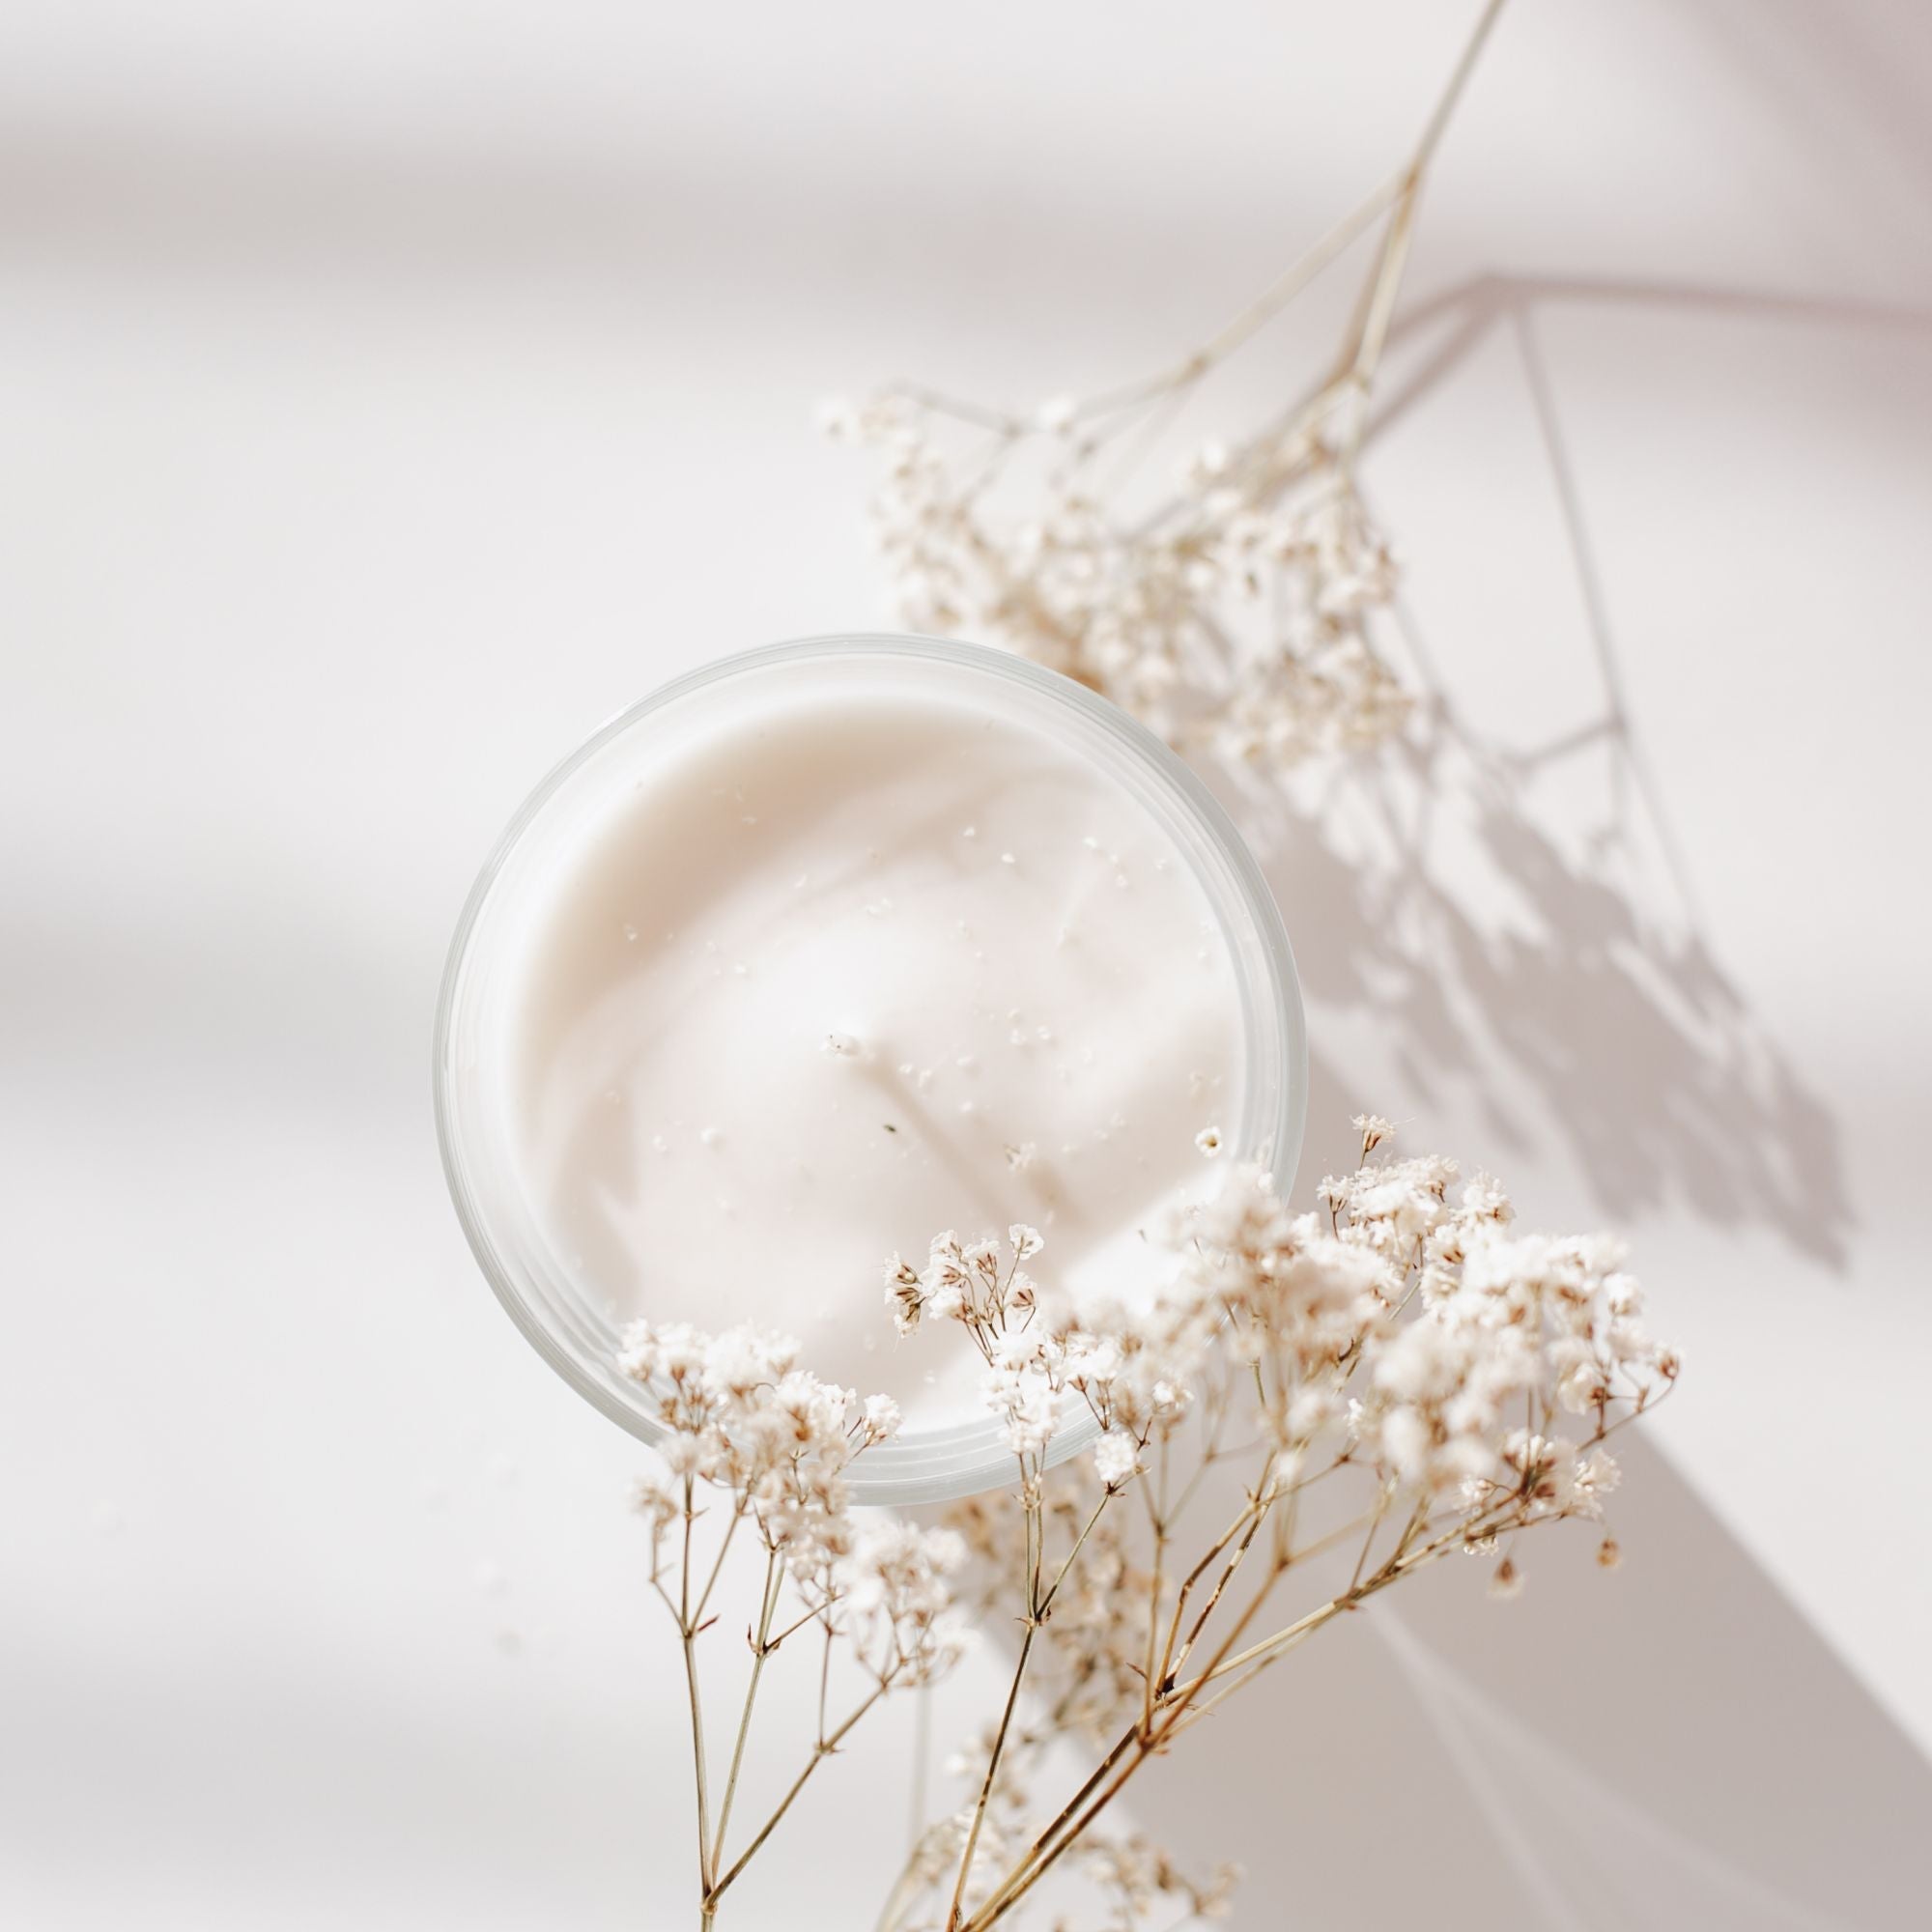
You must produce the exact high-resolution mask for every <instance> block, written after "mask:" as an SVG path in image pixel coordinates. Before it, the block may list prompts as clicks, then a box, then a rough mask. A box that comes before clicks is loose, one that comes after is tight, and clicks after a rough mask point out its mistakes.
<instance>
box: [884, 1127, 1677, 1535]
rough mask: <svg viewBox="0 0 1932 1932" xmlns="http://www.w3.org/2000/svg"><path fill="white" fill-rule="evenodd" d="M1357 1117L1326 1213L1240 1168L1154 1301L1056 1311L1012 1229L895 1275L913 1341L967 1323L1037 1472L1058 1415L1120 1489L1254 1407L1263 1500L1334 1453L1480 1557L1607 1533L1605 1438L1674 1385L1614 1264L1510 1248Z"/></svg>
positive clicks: (1531, 1239) (1577, 1251)
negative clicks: (1449, 1529) (930, 1325)
mask: <svg viewBox="0 0 1932 1932" xmlns="http://www.w3.org/2000/svg"><path fill="white" fill-rule="evenodd" d="M1356 1124H1357V1126H1358V1127H1359V1128H1360V1129H1361V1132H1362V1137H1363V1149H1364V1156H1365V1159H1364V1164H1363V1165H1362V1166H1361V1167H1360V1168H1359V1169H1358V1170H1357V1171H1356V1172H1355V1173H1353V1174H1351V1175H1349V1176H1346V1177H1340V1178H1331V1179H1327V1180H1324V1181H1323V1182H1322V1184H1321V1190H1320V1198H1321V1203H1322V1206H1323V1208H1324V1209H1325V1212H1324V1213H1322V1214H1321V1215H1319V1216H1318V1215H1317V1214H1314V1213H1304V1214H1292V1213H1290V1212H1289V1211H1288V1210H1287V1208H1285V1207H1284V1206H1283V1205H1282V1203H1281V1202H1280V1201H1279V1200H1278V1199H1277V1198H1276V1195H1275V1193H1274V1190H1273V1185H1272V1182H1271V1180H1270V1179H1269V1177H1268V1175H1267V1173H1266V1172H1265V1170H1264V1169H1261V1168H1254V1167H1250V1168H1243V1169H1239V1170H1236V1172H1235V1173H1234V1174H1232V1175H1231V1176H1230V1177H1229V1179H1228V1183H1227V1185H1226V1186H1224V1187H1223V1188H1222V1190H1221V1191H1220V1193H1219V1194H1218V1195H1217V1196H1216V1197H1215V1198H1214V1200H1212V1201H1211V1202H1210V1203H1208V1205H1206V1206H1204V1207H1202V1208H1198V1209H1195V1210H1193V1211H1192V1213H1191V1214H1190V1215H1188V1216H1187V1217H1186V1218H1185V1220H1184V1223H1183V1224H1182V1226H1181V1228H1180V1230H1179V1235H1178V1242H1179V1248H1180V1251H1181V1256H1182V1260H1181V1265H1180V1266H1179V1270H1178V1271H1177V1273H1176V1275H1175V1277H1174V1279H1173V1280H1172V1281H1171V1283H1170V1284H1169V1285H1168V1286H1167V1287H1166V1288H1164V1289H1163V1290H1161V1291H1159V1292H1158V1293H1152V1294H1151V1295H1149V1296H1147V1297H1145V1298H1144V1299H1141V1300H1138V1301H1131V1302H1129V1301H1112V1302H1094V1303H1090V1304H1087V1305H1085V1306H1083V1307H1081V1308H1080V1309H1079V1310H1078V1311H1077V1312H1067V1311H1063V1309H1062V1307H1061V1304H1060V1303H1059V1301H1058V1300H1057V1299H1056V1298H1054V1297H1050V1296H1046V1295H1044V1293H1043V1292H1042V1291H1041V1290H1040V1289H1039V1288H1038V1286H1037V1284H1036V1283H1034V1282H1033V1281H1032V1280H1031V1279H1030V1278H1028V1277H1025V1276H1024V1275H1023V1274H1022V1273H1021V1270H1020V1267H1019V1261H1020V1258H1022V1257H1025V1258H1031V1257H1032V1256H1033V1255H1034V1254H1036V1253H1037V1251H1038V1236H1037V1235H1036V1234H1035V1233H1034V1232H1033V1231H1032V1230H1031V1229H1014V1230H1013V1231H1012V1239H1013V1247H1014V1259H1013V1260H1012V1261H1011V1262H1010V1263H1009V1262H1007V1261H1006V1260H1005V1259H1003V1256H1002V1251H1001V1249H1000V1246H999V1244H998V1243H997V1242H996V1241H992V1240H985V1241H980V1242H978V1243H974V1244H971V1245H968V1244H964V1243H962V1242H960V1240H959V1239H958V1237H957V1236H953V1235H946V1236H941V1237H940V1239H939V1240H937V1241H935V1242H934V1243H933V1249H932V1257H931V1259H930V1261H929V1262H928V1264H927V1266H926V1268H925V1270H924V1271H923V1272H922V1273H919V1274H915V1273H914V1272H913V1271H912V1270H911V1269H910V1268H909V1267H907V1266H905V1265H904V1264H901V1263H899V1262H898V1261H897V1260H896V1258H895V1260H894V1262H893V1264H891V1265H890V1266H889V1268H888V1273H887V1289H888V1298H889V1300H890V1301H891V1302H892V1305H893V1308H894V1312H895V1319H897V1321H899V1325H900V1327H901V1329H902V1331H909V1330H910V1329H911V1328H913V1327H916V1326H918V1324H919V1322H920V1321H921V1319H922V1317H923V1315H924V1314H927V1313H937V1314H944V1315H946V1316H948V1317H950V1318H951V1319H952V1320H954V1321H958V1322H959V1323H960V1324H961V1325H962V1326H964V1327H965V1329H966V1330H967V1332H968V1334H969V1335H970V1336H971V1338H972V1340H973V1343H974V1345H975V1346H976V1347H977V1348H978V1350H980V1353H981V1355H982V1356H983V1357H984V1359H985V1361H986V1364H987V1378H986V1400H987V1402H988V1405H989V1406H991V1407H992V1409H993V1410H994V1412H995V1413H996V1414H998V1415H999V1416H1000V1418H1001V1420H1002V1421H1003V1423H1004V1424H1005V1427H1006V1432H1007V1436H1008V1440H1009V1443H1010V1444H1011V1446H1012V1448H1013V1450H1014V1452H1015V1453H1016V1454H1017V1455H1019V1456H1020V1457H1021V1458H1022V1460H1023V1461H1024V1462H1027V1463H1028V1465H1029V1466H1030V1467H1038V1466H1039V1459H1040V1458H1041V1456H1042V1454H1043V1452H1044V1450H1045V1448H1046V1446H1047V1444H1048V1442H1049V1441H1050V1440H1051V1438H1052V1437H1053V1435H1054V1434H1055V1432H1056V1431H1057V1430H1058V1429H1059V1428H1061V1427H1062V1426H1063V1425H1064V1422H1065V1418H1066V1416H1067V1415H1068V1413H1069V1412H1072V1411H1073V1410H1074V1409H1076V1408H1077V1406H1078V1405H1077V1404H1070V1403H1069V1401H1068V1398H1069V1397H1077V1398H1079V1400H1080V1401H1081V1402H1084V1404H1085V1405H1086V1406H1087V1407H1088V1409H1089V1410H1090V1411H1091V1412H1092V1414H1093V1416H1094V1419H1095V1421H1097V1422H1098V1424H1099V1426H1100V1430H1101V1432H1102V1433H1101V1435H1100V1436H1099V1439H1098V1441H1097V1443H1096V1444H1095V1446H1094V1449H1093V1451H1092V1452H1091V1453H1092V1468H1093V1471H1094V1476H1095V1477H1096V1478H1097V1479H1098V1483H1099V1485H1100V1487H1101V1488H1102V1489H1103V1490H1105V1491H1108V1492H1113V1491H1117V1490H1119V1489H1121V1488H1122V1487H1124V1486H1125V1485H1126V1484H1127V1483H1129V1482H1131V1481H1132V1480H1133V1479H1134V1478H1135V1476H1136V1475H1137V1474H1139V1473H1140V1472H1141V1471H1142V1470H1143V1469H1144V1467H1145V1465H1146V1460H1147V1452H1148V1450H1149V1448H1150V1446H1151V1445H1152V1444H1157V1443H1160V1442H1162V1441H1165V1440H1167V1439H1169V1438H1171V1437H1173V1436H1174V1435H1176V1433H1177V1432H1178V1431H1179V1429H1180V1427H1181V1425H1182V1424H1183V1423H1184V1422H1185V1420H1186V1419H1187V1418H1188V1416H1189V1415H1190V1413H1191V1412H1193V1411H1194V1410H1195V1409H1196V1408H1197V1407H1198V1406H1202V1405H1203V1404H1204V1403H1205V1404H1207V1405H1208V1406H1210V1407H1212V1408H1213V1409H1214V1411H1215V1412H1216V1413H1220V1412H1224V1411H1225V1410H1226V1409H1227V1408H1228V1407H1229V1406H1230V1405H1231V1404H1234V1403H1235V1402H1236V1401H1237V1400H1242V1399H1244V1400H1245V1402H1246V1403H1247V1404H1248V1406H1250V1407H1251V1410H1252V1413H1251V1414H1250V1415H1249V1417H1248V1433H1250V1434H1251V1435H1253V1437H1254V1438H1255V1439H1256V1440H1258V1441H1261V1442H1263V1443H1264V1444H1266V1445H1267V1446H1268V1449H1269V1451H1270V1461H1269V1463H1268V1465H1267V1469H1266V1472H1265V1474H1264V1477H1263V1479H1262V1485H1263V1492H1264V1494H1276V1495H1285V1494H1288V1493H1290V1492H1293V1489H1294V1488H1295V1487H1296V1486H1297V1484H1298V1483H1300V1482H1301V1481H1302V1480H1303V1479H1304V1478H1305V1477H1306V1476H1307V1475H1308V1474H1309V1473H1311V1471H1312V1470H1313V1469H1314V1467H1315V1464H1316V1461H1317V1457H1318V1452H1324V1453H1326V1454H1327V1455H1328V1456H1329V1457H1330V1458H1331V1462H1330V1463H1329V1465H1328V1466H1336V1465H1338V1464H1340V1463H1350V1464H1353V1465H1355V1466H1356V1467H1358V1468H1361V1469H1364V1470H1367V1471H1369V1472H1371V1473H1372V1474H1373V1475H1374V1477H1375V1479H1376V1482H1377V1485H1378V1490H1379V1491H1380V1492H1382V1493H1383V1494H1384V1495H1386V1496H1389V1497H1394V1496H1396V1495H1398V1494H1401V1495H1406V1496H1408V1497H1411V1498H1413V1499H1414V1501H1415V1505H1416V1506H1417V1507H1418V1509H1419V1515H1420V1518H1421V1519H1422V1520H1438V1519H1437V1513H1438V1512H1441V1511H1448V1512H1450V1513H1451V1514H1460V1515H1461V1516H1463V1518H1465V1519H1466V1525H1467V1531H1468V1537H1467V1540H1468V1542H1469V1543H1471V1544H1472V1545H1479V1546H1481V1547H1485V1548H1487V1547H1491V1545H1492V1542H1493V1540H1494V1538H1495V1537H1496V1536H1498V1535H1499V1534H1502V1533H1504V1532H1506V1531H1514V1530H1517V1529H1520V1528H1524V1527H1527V1526H1528V1525H1529V1524H1530V1523H1532V1522H1535V1521H1537V1520H1542V1519H1545V1518H1549V1517H1582V1518H1587V1519H1595V1518H1597V1517H1599V1516H1601V1514H1602V1507H1603V1498H1604V1497H1605V1495H1606V1494H1607V1493H1608V1492H1609V1491H1610V1490H1611V1489H1613V1488H1614V1486H1615V1484H1616V1480H1617V1469H1616V1464H1615V1463H1614V1462H1613V1461H1612V1460H1611V1458H1610V1456H1609V1455H1608V1454H1607V1453H1606V1452H1605V1450H1603V1449H1602V1448H1601V1447H1599V1446H1597V1445H1598V1444H1599V1443H1600V1442H1601V1441H1602V1439H1603V1438H1604V1437H1605V1436H1606V1435H1608V1434H1609V1433H1611V1431H1612V1429H1613V1428H1614V1427H1615V1426H1617V1423H1618V1421H1619V1420H1620V1419H1622V1418H1627V1417H1628V1416H1630V1415H1632V1414H1634V1413H1637V1412H1639V1411H1641V1410H1642V1409H1644V1408H1646V1407H1647V1406H1649V1405H1650V1404H1651V1403H1652V1402H1653V1401H1655V1400H1656V1399H1657V1398H1658V1397H1659V1396H1660V1395H1661V1394H1662V1392H1663V1391H1664V1390H1665V1389H1666V1388H1667V1387H1668V1386H1669V1385H1670V1383H1671V1382H1672V1381H1674V1380H1675V1378H1676V1376H1677V1372H1678V1364H1677V1358H1676V1356H1675V1355H1674V1354H1673V1353H1672V1352H1671V1351H1670V1350H1666V1349H1664V1348H1662V1347H1660V1346H1659V1345H1658V1344H1657V1343H1656V1342H1655V1341H1654V1340H1653V1339H1652V1338H1651V1336H1650V1334H1649V1332H1648V1331H1647V1329H1646V1328H1645V1327H1644V1325H1643V1322H1642V1320H1641V1315H1642V1308H1643V1296H1642V1292H1641V1290H1640V1289H1639V1288H1638V1286H1637V1284H1636V1282H1635V1281H1634V1279H1633V1278H1632V1277H1631V1276H1630V1275H1629V1274H1628V1273H1627V1272H1625V1270H1624V1267H1623V1251H1622V1249H1621V1247H1620V1246H1619V1245H1618V1244H1617V1243H1616V1242H1614V1241H1611V1240H1609V1239H1607V1238H1605V1237H1602V1236H1584V1237H1577V1238H1566V1239H1551V1238H1548V1237H1545V1236H1520V1235H1517V1234H1514V1233H1513V1232H1512V1228H1511V1223H1512V1218H1513V1216H1512V1209H1511V1208H1510V1204H1509V1200H1508V1198H1507V1196H1506V1195H1505V1194H1504V1193H1503V1192H1502V1190H1501V1189H1500V1188H1499V1187H1498V1186H1497V1185H1496V1183H1495V1182H1494V1181H1492V1180H1491V1179H1487V1178H1485V1177H1478V1178H1477V1179H1474V1180H1472V1181H1470V1182H1468V1183H1467V1184H1465V1185H1463V1186H1461V1187H1460V1189H1459V1188H1458V1186H1457V1180H1458V1176H1457V1170H1456V1166H1455V1164H1454V1163H1453V1162H1451V1161H1447V1160H1442V1159H1439V1158H1435V1157H1434V1156H1431V1157H1426V1158H1422V1159H1414V1160H1389V1159H1386V1158H1379V1157H1377V1158H1370V1157H1369V1156H1370V1155H1371V1154H1372V1153H1373V1151H1374V1150H1376V1149H1378V1148H1379V1147H1381V1146H1382V1144H1383V1143H1385V1142H1386V1141H1387V1139H1388V1138H1389V1135H1390V1133H1391V1131H1392V1130H1391V1128H1390V1127H1389V1124H1388V1122H1386V1121H1382V1120H1379V1119H1376V1118H1373V1117H1363V1118H1362V1119H1361V1120H1359V1121H1358V1122H1357V1123H1356ZM1015 1282H1024V1284H1025V1287H1024V1294H1023V1297H1018V1298H1016V1297H1015V1296H1014V1295H1013V1294H1012V1293H1011V1284H1013V1283H1015ZM1242 1392H1245V1394H1244V1396H1243V1393H1242ZM1565 1417H1570V1418H1576V1419H1577V1426H1578V1427H1577V1434H1575V1435H1566V1434H1565V1431H1564V1426H1563V1418H1565Z"/></svg>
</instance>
